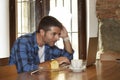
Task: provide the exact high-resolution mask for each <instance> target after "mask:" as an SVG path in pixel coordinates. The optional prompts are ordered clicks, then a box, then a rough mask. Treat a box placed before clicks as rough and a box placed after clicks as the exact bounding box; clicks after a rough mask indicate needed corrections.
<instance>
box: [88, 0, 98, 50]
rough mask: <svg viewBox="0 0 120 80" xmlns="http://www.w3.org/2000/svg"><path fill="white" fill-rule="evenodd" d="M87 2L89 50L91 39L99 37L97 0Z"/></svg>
mask: <svg viewBox="0 0 120 80" xmlns="http://www.w3.org/2000/svg"><path fill="white" fill-rule="evenodd" d="M86 4H87V9H86V10H87V51H88V46H89V39H90V38H94V37H98V20H97V17H96V0H86Z"/></svg>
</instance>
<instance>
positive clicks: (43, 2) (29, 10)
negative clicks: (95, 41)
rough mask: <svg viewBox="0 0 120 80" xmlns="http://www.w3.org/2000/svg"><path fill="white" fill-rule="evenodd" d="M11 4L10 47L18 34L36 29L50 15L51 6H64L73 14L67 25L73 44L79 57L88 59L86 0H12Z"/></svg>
mask: <svg viewBox="0 0 120 80" xmlns="http://www.w3.org/2000/svg"><path fill="white" fill-rule="evenodd" d="M49 1H50V3H49ZM9 4H10V48H11V47H12V45H13V43H14V41H15V39H16V38H17V37H18V36H20V35H22V34H26V33H28V32H33V31H35V30H36V25H38V22H39V20H40V18H41V17H42V16H44V15H48V13H49V8H50V9H53V8H55V7H64V9H67V11H68V12H70V14H71V15H72V17H71V19H70V23H69V24H68V25H69V26H70V27H69V28H68V27H67V26H66V27H67V30H68V32H69V36H70V40H71V42H72V46H73V48H74V49H75V52H76V53H79V58H83V59H86V0H12V1H10V2H9ZM49 4H54V5H50V6H49ZM18 9H19V10H18ZM36 11H37V12H36ZM62 12H63V11H62ZM77 13H78V14H79V15H77ZM35 16H37V17H36V18H35ZM77 18H78V21H77ZM23 19H24V20H23ZM77 22H78V23H77ZM23 23H25V24H23ZM18 27H19V28H18ZM59 42H60V41H59ZM74 42H76V43H74ZM57 45H60V43H57ZM78 50H79V51H78ZM77 56H78V54H77ZM74 57H75V56H74Z"/></svg>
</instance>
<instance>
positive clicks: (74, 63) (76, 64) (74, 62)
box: [71, 59, 83, 68]
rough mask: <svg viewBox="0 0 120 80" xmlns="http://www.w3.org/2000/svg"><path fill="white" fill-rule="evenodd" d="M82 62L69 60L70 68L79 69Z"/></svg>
mask: <svg viewBox="0 0 120 80" xmlns="http://www.w3.org/2000/svg"><path fill="white" fill-rule="evenodd" d="M82 63H83V60H82V59H73V60H71V67H72V68H81V67H82Z"/></svg>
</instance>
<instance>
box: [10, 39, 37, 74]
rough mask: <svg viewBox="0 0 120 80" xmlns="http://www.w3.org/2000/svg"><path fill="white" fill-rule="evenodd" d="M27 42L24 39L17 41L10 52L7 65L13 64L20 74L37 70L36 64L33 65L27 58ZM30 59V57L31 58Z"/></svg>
mask: <svg viewBox="0 0 120 80" xmlns="http://www.w3.org/2000/svg"><path fill="white" fill-rule="evenodd" d="M27 43H28V41H27V40H26V39H18V40H16V42H15V43H14V45H13V48H12V50H11V55H10V60H9V64H10V65H11V64H15V65H16V67H17V70H18V73H20V72H27V71H32V70H36V69H38V64H35V63H34V62H33V61H31V60H32V59H30V57H28V46H27ZM31 58H32V57H31Z"/></svg>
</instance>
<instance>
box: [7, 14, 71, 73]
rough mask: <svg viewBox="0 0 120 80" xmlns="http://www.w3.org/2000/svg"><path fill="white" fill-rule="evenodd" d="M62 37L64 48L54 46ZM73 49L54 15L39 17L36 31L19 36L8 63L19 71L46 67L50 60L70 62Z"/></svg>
mask: <svg viewBox="0 0 120 80" xmlns="http://www.w3.org/2000/svg"><path fill="white" fill-rule="evenodd" d="M59 38H62V39H63V44H64V49H59V48H58V47H57V46H55V42H56V41H57V40H59ZM72 58H73V49H72V46H71V43H70V41H69V38H68V32H67V30H66V29H65V27H64V26H63V25H62V24H61V23H60V22H59V21H58V20H57V19H56V18H54V17H52V16H45V17H43V18H42V19H41V21H40V24H39V27H38V29H37V31H36V32H34V33H32V34H27V35H23V36H21V37H19V38H18V39H17V40H16V41H15V43H14V45H13V47H12V50H11V54H10V60H9V64H15V65H16V67H17V70H18V73H20V72H28V71H32V70H36V69H38V68H39V67H40V66H42V67H48V65H49V64H50V62H51V60H53V59H54V60H55V61H57V62H58V63H59V65H60V64H62V63H67V64H69V63H70V60H71V59H72Z"/></svg>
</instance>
